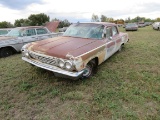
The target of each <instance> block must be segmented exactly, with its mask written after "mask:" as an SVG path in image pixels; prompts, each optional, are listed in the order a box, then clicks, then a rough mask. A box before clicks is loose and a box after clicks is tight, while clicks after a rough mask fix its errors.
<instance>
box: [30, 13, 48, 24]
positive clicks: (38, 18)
mask: <svg viewBox="0 0 160 120" xmlns="http://www.w3.org/2000/svg"><path fill="white" fill-rule="evenodd" d="M49 19H50V18H49V16H47V15H46V14H44V13H40V14H31V15H30V16H29V17H28V20H29V24H30V25H31V26H36V25H38V26H40V25H43V24H44V23H46V22H49Z"/></svg>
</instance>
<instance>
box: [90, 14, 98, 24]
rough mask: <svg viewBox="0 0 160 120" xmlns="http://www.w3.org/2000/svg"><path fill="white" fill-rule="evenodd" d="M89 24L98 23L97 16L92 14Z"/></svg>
mask: <svg viewBox="0 0 160 120" xmlns="http://www.w3.org/2000/svg"><path fill="white" fill-rule="evenodd" d="M91 22H99V18H98V15H95V14H93V15H92V19H91Z"/></svg>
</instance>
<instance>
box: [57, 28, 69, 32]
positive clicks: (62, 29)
mask: <svg viewBox="0 0 160 120" xmlns="http://www.w3.org/2000/svg"><path fill="white" fill-rule="evenodd" d="M67 28H68V27H63V28H59V29H58V31H59V32H65V31H66V30H67Z"/></svg>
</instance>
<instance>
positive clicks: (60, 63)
mask: <svg viewBox="0 0 160 120" xmlns="http://www.w3.org/2000/svg"><path fill="white" fill-rule="evenodd" d="M127 41H128V34H127V33H121V32H119V31H118V28H117V25H116V24H114V23H105V22H97V23H96V22H95V23H94V22H93V23H76V24H72V25H71V26H70V27H69V28H68V29H67V30H66V31H65V33H64V34H63V36H59V37H54V38H50V39H46V40H42V41H37V42H32V43H29V44H26V45H25V46H23V48H22V59H23V60H24V61H26V62H28V63H30V64H33V65H35V66H37V67H40V68H43V69H46V70H49V71H53V72H54V74H55V76H60V77H65V78H66V77H67V78H70V79H78V78H80V77H83V78H89V77H91V76H92V75H93V74H95V73H96V71H97V66H98V65H100V64H101V63H102V62H104V61H105V60H106V59H108V58H109V57H110V56H112V55H113V54H114V53H115V52H117V51H121V49H122V46H123V45H124V44H125V43H126V42H127Z"/></svg>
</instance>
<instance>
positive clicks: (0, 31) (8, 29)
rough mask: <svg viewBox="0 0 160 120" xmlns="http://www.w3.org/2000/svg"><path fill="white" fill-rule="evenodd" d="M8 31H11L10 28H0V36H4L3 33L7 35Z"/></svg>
mask: <svg viewBox="0 0 160 120" xmlns="http://www.w3.org/2000/svg"><path fill="white" fill-rule="evenodd" d="M9 31H11V28H3V29H0V36H5V35H7V34H8V32H9Z"/></svg>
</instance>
